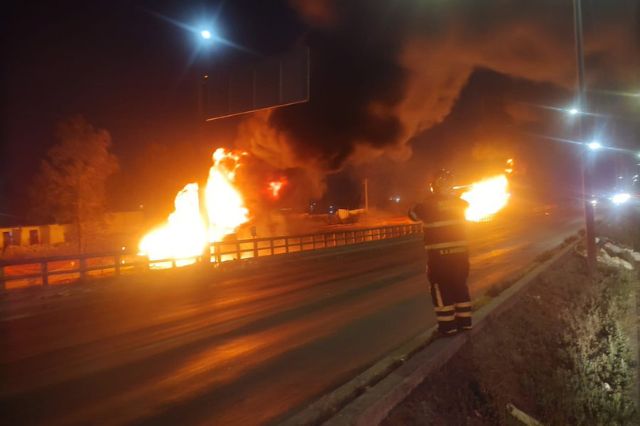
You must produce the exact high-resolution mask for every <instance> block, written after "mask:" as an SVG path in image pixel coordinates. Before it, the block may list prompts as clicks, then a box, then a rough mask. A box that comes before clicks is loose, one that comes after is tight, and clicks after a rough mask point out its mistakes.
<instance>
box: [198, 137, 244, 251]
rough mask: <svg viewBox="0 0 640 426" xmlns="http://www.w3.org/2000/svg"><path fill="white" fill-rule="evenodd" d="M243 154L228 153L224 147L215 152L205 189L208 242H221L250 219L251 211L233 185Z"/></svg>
mask: <svg viewBox="0 0 640 426" xmlns="http://www.w3.org/2000/svg"><path fill="white" fill-rule="evenodd" d="M241 155H245V154H244V153H243V154H234V153H232V152H229V153H226V152H225V150H224V149H223V148H218V149H217V150H216V151H215V152H214V153H213V166H212V167H211V169H209V180H208V181H207V187H206V189H205V206H206V210H207V215H208V218H209V242H215V241H221V240H222V238H223V237H224V236H225V235H229V234H232V233H234V232H235V230H236V228H237V227H238V226H240V225H242V224H243V223H245V222H246V221H248V220H249V210H247V208H246V207H245V205H244V199H243V198H242V194H240V192H239V191H238V190H237V189H236V188H235V186H234V184H233V183H234V181H235V178H236V170H237V169H238V167H239V165H240V156H241Z"/></svg>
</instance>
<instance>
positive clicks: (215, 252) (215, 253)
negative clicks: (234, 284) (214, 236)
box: [213, 243, 222, 264]
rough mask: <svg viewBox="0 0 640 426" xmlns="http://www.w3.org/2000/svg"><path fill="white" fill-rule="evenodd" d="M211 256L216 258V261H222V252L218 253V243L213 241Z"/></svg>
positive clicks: (218, 262)
mask: <svg viewBox="0 0 640 426" xmlns="http://www.w3.org/2000/svg"><path fill="white" fill-rule="evenodd" d="M213 256H214V257H215V259H216V263H217V264H220V263H221V262H222V254H221V253H220V243H213Z"/></svg>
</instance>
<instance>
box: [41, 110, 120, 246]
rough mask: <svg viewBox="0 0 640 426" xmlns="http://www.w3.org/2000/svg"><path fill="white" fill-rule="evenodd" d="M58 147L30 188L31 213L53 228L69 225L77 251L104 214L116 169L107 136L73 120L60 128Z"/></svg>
mask: <svg viewBox="0 0 640 426" xmlns="http://www.w3.org/2000/svg"><path fill="white" fill-rule="evenodd" d="M56 139H57V141H58V142H57V144H56V145H54V146H53V147H52V148H51V149H50V150H49V151H48V153H47V155H46V158H45V159H44V160H43V161H42V163H41V167H40V172H39V174H38V175H37V176H36V180H35V182H34V186H33V188H32V194H31V196H32V201H33V207H34V208H35V209H37V210H38V211H39V212H41V217H42V216H43V215H42V213H44V216H48V219H54V220H55V221H56V222H57V223H71V224H72V225H73V227H74V230H75V233H76V235H75V237H76V241H77V243H78V249H79V250H80V251H84V250H85V248H86V243H87V237H88V236H89V234H90V233H91V232H92V231H95V230H96V229H98V224H99V223H101V221H102V219H103V217H104V212H105V195H106V182H107V179H108V178H109V176H111V175H112V174H113V173H115V172H116V170H117V169H118V160H117V158H116V157H115V156H114V155H113V154H112V153H111V152H110V151H109V149H110V147H111V136H110V135H109V132H108V131H106V130H104V129H96V128H94V127H93V126H92V125H91V124H90V123H89V122H88V121H87V120H86V119H85V118H84V117H82V116H75V117H72V118H70V119H68V120H65V121H63V122H61V123H59V124H58V126H57V131H56Z"/></svg>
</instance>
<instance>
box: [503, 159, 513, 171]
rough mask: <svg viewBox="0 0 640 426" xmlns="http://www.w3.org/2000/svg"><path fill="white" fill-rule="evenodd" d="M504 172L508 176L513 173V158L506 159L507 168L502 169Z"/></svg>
mask: <svg viewBox="0 0 640 426" xmlns="http://www.w3.org/2000/svg"><path fill="white" fill-rule="evenodd" d="M504 172H505V173H506V174H508V175H510V174H511V173H513V158H509V159H507V167H506V168H505V169H504Z"/></svg>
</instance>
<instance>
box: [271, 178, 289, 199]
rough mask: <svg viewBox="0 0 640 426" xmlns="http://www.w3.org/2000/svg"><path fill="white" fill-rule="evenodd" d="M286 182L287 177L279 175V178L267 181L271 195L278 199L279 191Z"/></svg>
mask: <svg viewBox="0 0 640 426" xmlns="http://www.w3.org/2000/svg"><path fill="white" fill-rule="evenodd" d="M286 184H287V179H286V178H283V177H281V178H280V179H279V180H274V181H271V182H269V186H268V188H267V189H268V190H269V194H270V195H271V197H273V198H274V199H278V198H279V197H280V191H281V190H282V188H283V187H284V186H285V185H286Z"/></svg>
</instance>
